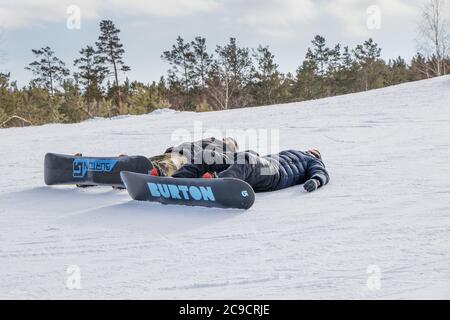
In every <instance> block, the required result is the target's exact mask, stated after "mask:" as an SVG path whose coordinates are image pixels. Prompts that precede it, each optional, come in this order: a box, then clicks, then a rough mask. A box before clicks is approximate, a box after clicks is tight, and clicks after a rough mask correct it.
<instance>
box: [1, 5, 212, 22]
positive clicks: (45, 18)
mask: <svg viewBox="0 0 450 320" xmlns="http://www.w3.org/2000/svg"><path fill="white" fill-rule="evenodd" d="M71 5H77V6H79V7H80V8H81V18H82V19H95V18H97V17H98V14H99V12H100V11H101V12H105V13H116V14H128V15H143V16H167V17H174V16H186V15H191V14H194V13H197V12H210V11H214V10H216V9H218V8H219V7H220V3H219V2H218V1H217V0H0V27H3V28H23V27H30V26H34V25H38V24H42V23H48V22H57V21H65V20H66V19H67V17H68V15H67V8H68V7H69V6H71Z"/></svg>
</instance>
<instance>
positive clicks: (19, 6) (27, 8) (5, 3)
mask: <svg viewBox="0 0 450 320" xmlns="http://www.w3.org/2000/svg"><path fill="white" fill-rule="evenodd" d="M0 1H1V2H0V27H3V28H23V27H30V26H34V25H38V24H42V23H47V22H55V21H64V20H66V19H67V17H68V14H67V8H68V7H69V6H70V5H78V6H79V7H80V8H81V13H82V18H85V19H93V18H96V16H97V15H96V14H97V4H98V3H97V1H92V0H76V1H74V0H38V1H35V0H0Z"/></svg>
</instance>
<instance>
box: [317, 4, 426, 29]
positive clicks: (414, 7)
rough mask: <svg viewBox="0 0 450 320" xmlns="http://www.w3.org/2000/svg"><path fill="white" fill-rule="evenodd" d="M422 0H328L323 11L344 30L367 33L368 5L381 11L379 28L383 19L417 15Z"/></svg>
mask: <svg viewBox="0 0 450 320" xmlns="http://www.w3.org/2000/svg"><path fill="white" fill-rule="evenodd" d="M420 2H423V0H415V1H411V0H334V1H330V2H329V3H328V4H327V5H326V7H325V8H324V9H325V11H326V12H327V13H328V14H329V15H330V16H331V17H333V18H335V19H337V21H338V22H339V23H340V24H341V25H342V26H343V27H344V31H345V32H347V33H349V34H351V35H356V36H365V35H368V34H369V32H370V30H369V29H368V28H367V23H366V22H367V19H368V13H367V9H368V8H369V7H370V6H378V7H379V9H380V13H381V16H380V17H381V28H383V21H384V20H385V19H391V18H395V19H398V20H397V21H398V23H399V24H400V21H401V19H404V18H412V17H414V16H416V15H417V11H418V9H419V8H420V6H419V4H420Z"/></svg>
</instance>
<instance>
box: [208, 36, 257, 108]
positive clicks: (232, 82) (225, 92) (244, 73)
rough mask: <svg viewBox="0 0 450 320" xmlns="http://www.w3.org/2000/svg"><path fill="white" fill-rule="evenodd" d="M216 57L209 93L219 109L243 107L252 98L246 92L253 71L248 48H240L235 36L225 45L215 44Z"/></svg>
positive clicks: (248, 103)
mask: <svg viewBox="0 0 450 320" xmlns="http://www.w3.org/2000/svg"><path fill="white" fill-rule="evenodd" d="M216 53H217V55H218V58H217V59H216V60H215V61H214V64H213V68H212V72H211V76H210V77H211V81H210V83H209V93H210V95H211V97H212V98H213V100H214V103H215V104H216V105H217V106H218V107H219V108H220V109H229V108H235V107H245V106H248V105H250V104H251V102H252V98H251V97H250V96H249V94H248V92H246V90H245V89H246V86H247V85H248V84H249V83H250V82H251V80H252V77H253V74H254V71H253V61H252V59H251V56H250V50H249V49H248V48H240V47H238V45H237V42H236V39H235V38H230V41H229V43H228V44H227V45H225V46H217V48H216Z"/></svg>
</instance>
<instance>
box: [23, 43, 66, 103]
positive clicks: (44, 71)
mask: <svg viewBox="0 0 450 320" xmlns="http://www.w3.org/2000/svg"><path fill="white" fill-rule="evenodd" d="M32 52H33V54H34V55H35V56H36V59H37V60H35V61H33V62H31V63H30V64H29V66H28V67H26V68H25V69H26V70H30V71H32V72H33V75H34V76H35V78H34V79H33V81H34V83H36V84H38V85H42V86H44V88H45V89H47V90H48V91H49V94H50V96H52V97H53V96H54V94H55V90H56V88H55V87H56V86H57V85H61V84H62V82H63V80H64V78H65V77H67V76H68V75H69V74H70V72H69V70H68V69H67V68H66V67H65V66H66V64H65V63H64V62H63V61H61V60H60V59H59V58H58V57H56V56H55V52H54V51H53V50H52V49H51V48H50V47H48V46H47V47H44V48H42V49H39V50H34V49H33V50H32Z"/></svg>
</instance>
